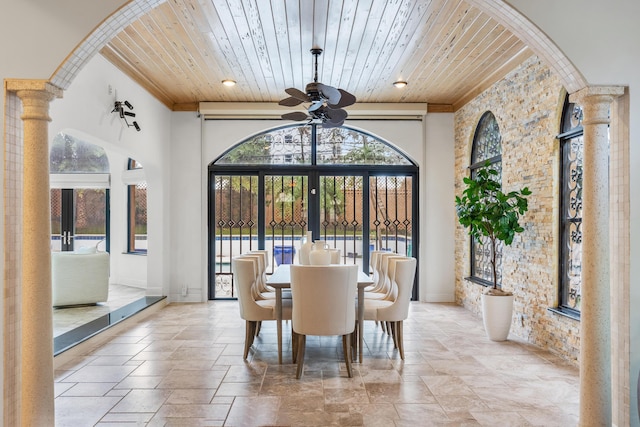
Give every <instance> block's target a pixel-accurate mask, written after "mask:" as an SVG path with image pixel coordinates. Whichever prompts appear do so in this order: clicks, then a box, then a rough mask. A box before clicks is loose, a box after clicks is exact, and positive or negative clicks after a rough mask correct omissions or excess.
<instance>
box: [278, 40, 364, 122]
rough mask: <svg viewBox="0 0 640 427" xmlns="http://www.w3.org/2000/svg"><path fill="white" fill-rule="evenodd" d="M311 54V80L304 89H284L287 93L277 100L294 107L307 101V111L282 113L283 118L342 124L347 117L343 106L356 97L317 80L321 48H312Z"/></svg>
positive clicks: (350, 102)
mask: <svg viewBox="0 0 640 427" xmlns="http://www.w3.org/2000/svg"><path fill="white" fill-rule="evenodd" d="M311 54H313V56H315V75H314V78H313V82H311V83H309V84H307V87H306V88H305V91H304V92H303V91H301V90H299V89H296V88H293V87H290V88H288V89H285V92H286V93H287V94H288V95H289V97H288V98H285V99H283V100H281V101H280V102H278V105H282V106H285V107H295V106H297V105H300V104H302V103H305V102H308V103H309V106H308V107H307V112H306V113H303V112H302V111H294V112H292V113H286V114H283V115H282V118H283V119H286V120H295V121H303V120H309V123H322V127H325V128H332V127H338V126H342V124H343V123H344V120H345V119H346V118H347V112H346V111H345V110H343V107H347V106H349V105H352V104H353V103H355V102H356V97H355V96H353V95H352V94H350V93H349V92H347V91H346V90H343V89H336V88H335V87H332V86H328V85H325V84H322V83H319V82H318V56H320V55H321V54H322V49H320V48H313V49H311Z"/></svg>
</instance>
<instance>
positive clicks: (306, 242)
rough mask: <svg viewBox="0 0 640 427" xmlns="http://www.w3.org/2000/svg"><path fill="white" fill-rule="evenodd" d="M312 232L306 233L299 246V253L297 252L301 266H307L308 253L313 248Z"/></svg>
mask: <svg viewBox="0 0 640 427" xmlns="http://www.w3.org/2000/svg"><path fill="white" fill-rule="evenodd" d="M312 234H313V233H312V232H311V231H307V237H303V241H302V244H301V245H300V252H298V261H300V264H302V265H309V253H310V252H311V249H312V248H313V237H312Z"/></svg>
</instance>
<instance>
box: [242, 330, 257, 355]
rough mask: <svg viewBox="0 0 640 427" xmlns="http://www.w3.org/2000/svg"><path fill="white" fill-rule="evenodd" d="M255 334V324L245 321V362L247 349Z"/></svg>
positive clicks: (247, 353)
mask: <svg viewBox="0 0 640 427" xmlns="http://www.w3.org/2000/svg"><path fill="white" fill-rule="evenodd" d="M254 334H255V322H252V321H250V320H247V321H246V322H245V335H244V359H245V360H247V356H248V355H249V348H251V345H252V344H253V337H254Z"/></svg>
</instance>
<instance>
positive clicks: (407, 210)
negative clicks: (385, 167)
mask: <svg viewBox="0 0 640 427" xmlns="http://www.w3.org/2000/svg"><path fill="white" fill-rule="evenodd" d="M412 188H413V182H412V177H411V176H372V177H370V178H369V207H370V222H369V223H370V235H369V238H370V246H369V248H370V249H371V250H388V251H393V252H396V253H399V254H403V255H406V256H415V255H414V253H413V221H412V212H413V200H414V198H413V195H412Z"/></svg>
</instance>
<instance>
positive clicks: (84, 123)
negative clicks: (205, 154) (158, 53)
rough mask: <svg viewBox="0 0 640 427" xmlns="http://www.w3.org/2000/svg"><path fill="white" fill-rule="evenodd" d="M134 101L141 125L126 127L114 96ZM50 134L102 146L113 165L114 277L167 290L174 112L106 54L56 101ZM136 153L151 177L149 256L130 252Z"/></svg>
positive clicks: (155, 290) (154, 290)
mask: <svg viewBox="0 0 640 427" xmlns="http://www.w3.org/2000/svg"><path fill="white" fill-rule="evenodd" d="M116 99H117V100H119V101H123V100H125V99H126V100H127V101H129V102H130V103H131V104H132V105H133V107H134V109H133V110H132V111H133V112H134V113H136V117H135V120H136V121H137V122H138V123H139V124H140V126H141V128H142V130H141V131H140V132H136V130H135V129H134V128H133V127H129V128H127V127H126V125H124V124H123V122H122V120H121V119H120V118H119V117H118V115H117V114H115V113H112V112H111V111H112V110H113V105H114V101H115V100H116ZM50 116H51V118H52V121H51V124H50V126H49V136H50V139H51V140H52V139H53V137H54V136H55V134H56V133H58V132H61V131H63V132H66V133H69V134H72V135H74V136H77V137H78V138H81V139H84V140H85V141H87V142H90V143H93V144H96V145H100V146H102V147H103V148H104V149H105V150H106V152H107V154H108V155H109V160H110V169H111V236H112V241H111V280H112V282H116V283H121V284H126V285H131V286H137V287H144V288H146V289H147V294H148V295H166V294H167V293H168V284H169V275H168V269H169V262H168V257H169V254H168V253H167V252H166V251H165V247H168V246H169V244H168V242H169V234H170V233H169V227H170V220H169V218H170V217H169V209H168V204H169V194H168V192H167V191H166V188H167V183H168V182H170V167H169V163H168V155H167V152H168V149H169V147H170V144H169V141H170V130H171V125H170V120H171V112H170V111H169V110H168V109H167V108H166V107H165V106H163V105H162V104H160V103H159V102H158V101H157V100H156V99H155V98H153V97H151V96H150V95H149V94H148V93H147V92H146V91H144V90H143V89H142V88H140V87H139V86H138V85H137V84H136V83H134V82H133V81H132V80H130V79H129V78H128V77H126V76H125V75H124V74H122V73H121V72H120V71H118V70H117V69H116V68H115V67H114V66H113V65H111V63H109V62H108V61H106V60H105V59H104V58H103V57H102V56H100V55H98V56H95V57H94V58H93V59H92V60H91V61H89V63H87V65H86V66H85V67H84V68H83V70H82V71H80V73H79V74H78V76H77V77H76V79H75V80H74V81H73V83H72V84H71V86H70V87H69V89H68V90H66V91H65V93H64V97H63V98H62V99H58V100H55V101H53V102H52V103H51V107H50ZM129 157H131V158H134V159H135V160H137V161H139V162H141V163H142V165H143V166H144V173H145V175H146V178H147V186H148V189H147V210H148V224H147V231H148V245H149V251H148V254H147V256H144V255H142V256H141V255H131V254H126V253H125V252H126V250H127V239H126V233H127V226H126V224H127V223H126V218H127V192H126V184H125V183H124V182H123V175H122V174H123V171H124V170H126V167H127V159H128V158H129Z"/></svg>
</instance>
